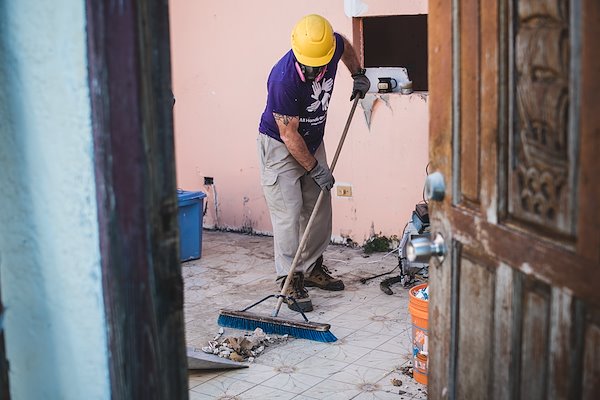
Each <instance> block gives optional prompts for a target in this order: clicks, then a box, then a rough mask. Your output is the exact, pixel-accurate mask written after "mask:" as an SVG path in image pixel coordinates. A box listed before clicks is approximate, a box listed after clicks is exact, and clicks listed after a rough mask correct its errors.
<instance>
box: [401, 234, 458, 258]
mask: <svg viewBox="0 0 600 400" xmlns="http://www.w3.org/2000/svg"><path fill="white" fill-rule="evenodd" d="M447 252H448V250H447V248H446V243H445V242H444V237H443V236H442V235H441V234H439V233H438V234H436V235H435V239H433V241H431V240H429V239H428V238H423V237H421V238H415V239H412V240H411V241H410V242H408V245H407V246H406V258H408V261H410V262H421V263H426V262H429V259H430V258H431V257H436V258H437V259H438V261H439V262H440V264H441V263H442V262H443V261H444V257H445V256H446V253H447Z"/></svg>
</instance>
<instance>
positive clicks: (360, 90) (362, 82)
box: [350, 69, 371, 101]
mask: <svg viewBox="0 0 600 400" xmlns="http://www.w3.org/2000/svg"><path fill="white" fill-rule="evenodd" d="M365 72H366V70H364V69H361V70H360V71H359V72H357V73H356V74H352V79H354V86H353V87H352V96H351V97H350V101H352V100H354V98H355V97H356V96H358V98H359V99H364V98H365V94H367V92H368V91H369V89H370V88H371V81H370V80H369V78H367V76H366V75H365Z"/></svg>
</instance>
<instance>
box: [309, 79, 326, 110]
mask: <svg viewBox="0 0 600 400" xmlns="http://www.w3.org/2000/svg"><path fill="white" fill-rule="evenodd" d="M312 88H313V94H312V95H311V96H310V97H312V98H313V99H314V100H315V101H314V102H313V103H312V104H311V105H310V106H308V107H306V111H308V112H315V111H317V110H318V109H319V106H321V107H322V108H323V111H327V108H329V98H330V97H331V89H332V88H333V78H329V79H325V80H324V81H323V85H321V82H313V84H312Z"/></svg>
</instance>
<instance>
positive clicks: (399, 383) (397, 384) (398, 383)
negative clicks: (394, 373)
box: [392, 378, 402, 386]
mask: <svg viewBox="0 0 600 400" xmlns="http://www.w3.org/2000/svg"><path fill="white" fill-rule="evenodd" d="M392 385H394V386H402V381H401V380H400V379H396V378H393V379H392Z"/></svg>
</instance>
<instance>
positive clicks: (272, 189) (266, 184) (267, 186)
mask: <svg viewBox="0 0 600 400" xmlns="http://www.w3.org/2000/svg"><path fill="white" fill-rule="evenodd" d="M260 180H261V184H262V187H263V191H264V193H265V200H266V201H267V205H268V206H269V210H273V211H285V210H286V207H285V201H284V200H283V194H282V193H281V187H280V186H279V184H278V183H277V174H276V173H275V172H273V171H271V170H269V169H266V168H265V169H264V170H263V171H262V174H261V177H260Z"/></svg>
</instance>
